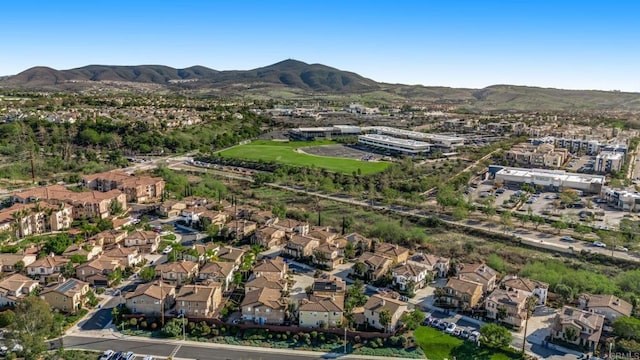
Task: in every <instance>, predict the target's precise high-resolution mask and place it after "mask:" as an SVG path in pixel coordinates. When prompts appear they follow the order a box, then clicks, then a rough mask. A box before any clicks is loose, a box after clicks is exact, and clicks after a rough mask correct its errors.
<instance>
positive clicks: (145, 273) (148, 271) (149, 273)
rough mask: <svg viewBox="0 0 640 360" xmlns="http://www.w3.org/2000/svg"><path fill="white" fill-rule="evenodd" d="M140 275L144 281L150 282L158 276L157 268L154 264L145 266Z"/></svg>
mask: <svg viewBox="0 0 640 360" xmlns="http://www.w3.org/2000/svg"><path fill="white" fill-rule="evenodd" d="M138 277H140V280H142V281H144V282H150V281H152V280H153V279H155V277H156V269H155V268H154V267H152V266H147V267H144V268H142V270H140V272H139V273H138Z"/></svg>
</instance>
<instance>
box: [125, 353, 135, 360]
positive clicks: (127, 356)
mask: <svg viewBox="0 0 640 360" xmlns="http://www.w3.org/2000/svg"><path fill="white" fill-rule="evenodd" d="M134 357H135V355H134V354H133V352H131V351H129V352H128V353H126V354H124V356H123V357H122V359H123V360H133V358H134Z"/></svg>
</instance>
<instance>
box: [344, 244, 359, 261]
mask: <svg viewBox="0 0 640 360" xmlns="http://www.w3.org/2000/svg"><path fill="white" fill-rule="evenodd" d="M355 256H356V247H355V246H354V245H353V243H352V242H347V245H345V247H344V257H345V259H347V260H349V259H353V258H354V257H355Z"/></svg>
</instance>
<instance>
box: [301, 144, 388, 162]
mask: <svg viewBox="0 0 640 360" xmlns="http://www.w3.org/2000/svg"><path fill="white" fill-rule="evenodd" d="M300 151H302V152H304V153H307V154H310V155H318V156H329V157H339V158H346V159H357V160H363V159H365V158H368V159H369V160H380V157H379V156H377V155H374V154H372V153H370V152H366V151H363V150H359V149H355V148H352V147H349V146H345V145H321V146H311V147H305V148H303V149H300Z"/></svg>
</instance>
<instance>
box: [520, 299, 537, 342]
mask: <svg viewBox="0 0 640 360" xmlns="http://www.w3.org/2000/svg"><path fill="white" fill-rule="evenodd" d="M537 304H538V297H537V296H535V295H532V296H529V297H527V300H526V302H525V305H524V308H525V310H526V312H527V317H526V318H525V319H524V334H523V335H524V336H523V338H522V353H523V354H524V352H525V348H524V347H525V345H526V344H527V327H528V326H529V318H530V317H531V315H533V310H535V308H536V305H537Z"/></svg>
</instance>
